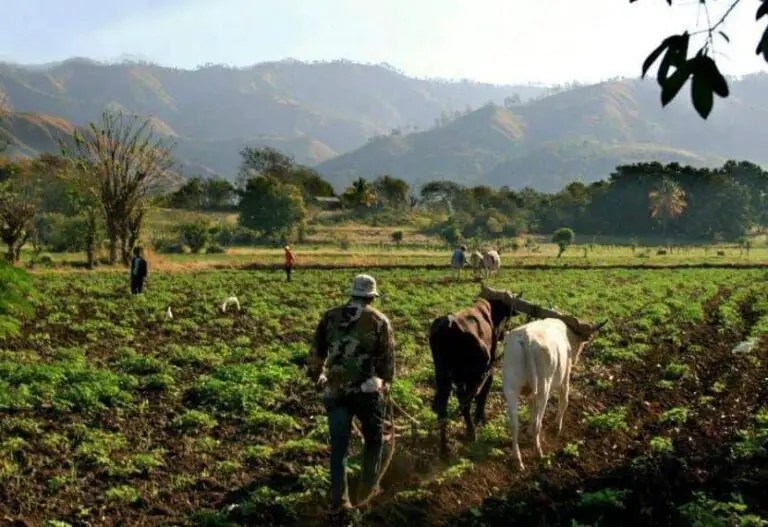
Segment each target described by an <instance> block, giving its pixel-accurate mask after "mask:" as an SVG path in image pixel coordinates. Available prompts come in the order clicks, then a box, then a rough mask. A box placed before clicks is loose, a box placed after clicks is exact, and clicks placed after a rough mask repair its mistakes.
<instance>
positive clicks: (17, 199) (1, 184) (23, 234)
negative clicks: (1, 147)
mask: <svg viewBox="0 0 768 527" xmlns="http://www.w3.org/2000/svg"><path fill="white" fill-rule="evenodd" d="M0 173H1V174H2V177H0V239H2V240H3V242H4V243H5V244H6V245H7V247H8V252H7V253H6V255H7V259H8V261H9V262H11V263H16V262H18V261H19V258H20V257H21V249H22V248H23V247H24V245H25V244H26V243H27V240H29V238H30V236H32V233H33V232H34V229H35V214H36V213H37V206H38V202H39V184H38V181H36V179H37V177H36V176H37V173H36V171H35V170H34V168H33V167H32V166H31V165H30V164H29V163H26V162H25V163H19V164H5V165H4V166H3V167H2V170H0Z"/></svg>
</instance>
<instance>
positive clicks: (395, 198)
mask: <svg viewBox="0 0 768 527" xmlns="http://www.w3.org/2000/svg"><path fill="white" fill-rule="evenodd" d="M373 190H374V192H375V193H376V198H377V201H378V203H379V204H380V205H383V206H387V207H391V208H393V209H404V208H406V207H407V206H408V193H409V191H410V186H409V185H408V183H406V182H405V181H403V180H402V179H399V178H396V177H392V176H389V175H384V176H379V177H377V178H376V180H375V181H374V182H373Z"/></svg>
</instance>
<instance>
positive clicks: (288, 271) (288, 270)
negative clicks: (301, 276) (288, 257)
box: [285, 264, 293, 282]
mask: <svg viewBox="0 0 768 527" xmlns="http://www.w3.org/2000/svg"><path fill="white" fill-rule="evenodd" d="M292 270H293V265H290V264H286V265H285V278H286V280H288V281H289V282H290V281H291V271H292Z"/></svg>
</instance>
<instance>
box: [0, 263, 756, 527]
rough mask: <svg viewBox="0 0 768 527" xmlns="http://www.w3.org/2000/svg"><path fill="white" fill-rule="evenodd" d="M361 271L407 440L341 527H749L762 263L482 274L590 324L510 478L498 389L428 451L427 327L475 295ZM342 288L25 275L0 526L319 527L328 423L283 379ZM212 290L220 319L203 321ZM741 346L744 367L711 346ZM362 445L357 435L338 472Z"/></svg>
mask: <svg viewBox="0 0 768 527" xmlns="http://www.w3.org/2000/svg"><path fill="white" fill-rule="evenodd" d="M446 258H447V257H446ZM369 272H370V273H371V274H373V275H374V276H375V277H376V279H377V280H378V282H379V287H380V289H381V291H382V294H383V297H382V298H381V299H380V301H379V302H378V304H377V306H378V307H379V308H380V309H381V310H382V311H383V312H384V313H386V314H387V315H388V316H389V317H390V320H391V321H392V324H393V327H394V330H395V337H396V340H397V373H396V377H397V380H396V382H395V383H394V385H393V387H392V397H393V399H394V401H395V402H396V403H397V404H398V406H400V407H402V409H404V410H405V411H406V412H407V413H408V414H409V415H410V416H412V417H413V418H415V419H416V420H417V421H418V422H419V424H418V426H413V427H412V426H410V425H409V423H410V421H409V420H408V419H407V418H406V417H405V416H404V415H403V414H402V413H401V412H400V411H399V410H398V411H396V412H395V416H396V419H397V422H398V423H399V424H401V425H403V430H402V432H401V435H400V436H399V437H398V438H397V443H396V445H395V448H394V455H393V460H392V463H391V465H390V466H389V468H388V471H387V472H386V474H385V476H384V479H383V481H382V487H383V489H384V492H383V493H382V494H381V495H380V496H378V497H377V498H375V500H374V502H373V503H372V505H371V506H370V507H369V508H367V509H365V510H361V511H357V512H356V513H355V516H354V517H353V521H354V522H357V523H358V524H360V525H374V526H379V525H380V526H384V525H387V526H399V525H409V526H415V525H468V526H469V525H474V526H479V525H511V524H520V525H543V524H549V525H619V524H623V525H627V524H628V523H627V521H628V520H627V519H628V518H631V521H629V523H632V524H638V525H639V524H643V525H738V524H742V525H761V524H762V523H761V521H763V520H768V500H766V499H765V497H766V490H765V489H766V488H768V468H767V467H768V338H766V335H768V272H766V270H765V269H656V270H639V269H541V270H535V269H511V268H506V269H502V271H501V273H500V274H499V275H498V276H496V277H494V278H492V279H491V280H490V281H489V285H491V286H493V287H500V288H506V289H509V290H510V291H513V292H516V291H524V298H526V299H528V300H530V301H533V302H537V303H541V304H543V305H545V306H554V307H556V308H558V309H560V310H563V311H567V312H571V313H573V314H575V315H577V316H578V317H580V318H584V319H589V320H598V319H603V318H608V319H609V324H608V325H607V326H606V327H605V329H604V331H603V332H602V333H601V334H600V335H599V337H598V338H597V339H596V340H595V341H594V342H593V343H592V345H591V347H590V348H588V349H587V350H586V351H585V352H584V354H583V355H582V360H581V361H580V363H579V365H578V366H577V367H576V370H575V372H574V375H573V378H572V382H571V387H572V388H571V403H570V406H569V408H568V411H567V413H566V417H565V425H564V430H563V434H562V436H561V437H559V438H558V437H555V435H554V432H553V428H554V427H552V426H551V425H552V422H553V420H554V414H555V412H554V409H553V407H554V404H555V401H554V400H553V399H554V398H553V399H551V400H550V408H549V411H548V412H547V414H546V416H545V427H544V428H545V429H544V434H543V437H542V442H543V446H544V451H545V454H546V457H545V458H544V459H542V460H536V459H535V458H534V456H533V453H532V449H531V448H530V441H527V440H526V439H525V435H523V442H522V444H521V448H522V451H523V457H524V459H525V462H526V471H525V472H522V473H521V472H519V471H518V470H517V469H516V468H515V464H514V461H513V456H512V454H511V442H510V440H509V432H508V423H507V417H506V411H505V403H504V400H503V396H502V394H501V392H500V384H501V378H500V377H501V375H500V373H497V375H496V376H495V379H494V391H493V392H492V394H491V396H490V398H489V417H490V422H489V423H488V425H486V426H485V427H484V428H482V429H481V430H480V431H479V434H478V436H479V437H478V441H477V442H475V443H468V442H466V441H465V440H464V438H463V434H464V427H463V423H461V421H460V419H457V420H455V421H454V422H453V423H452V425H451V427H450V438H451V444H450V446H451V459H450V461H449V462H447V463H444V462H442V461H440V460H439V459H438V456H437V438H436V430H435V426H436V421H435V416H434V415H433V413H432V411H431V410H430V401H431V397H432V364H431V358H430V353H429V348H428V346H427V343H426V330H427V327H428V325H429V324H430V322H431V321H432V319H433V318H434V317H436V316H438V315H441V314H445V313H448V312H452V311H456V310H458V309H461V308H464V307H467V306H469V305H471V304H472V302H473V300H474V298H475V296H476V294H477V293H478V292H479V285H478V284H477V283H474V282H472V281H471V280H469V279H465V280H462V281H459V282H456V281H453V280H451V279H449V278H448V276H447V275H448V273H447V271H446V270H441V269H418V270H413V269H379V270H376V269H371V270H369ZM354 274H355V269H338V270H315V269H298V270H297V271H296V272H295V274H294V280H293V281H292V282H291V283H286V282H285V281H284V275H283V274H282V273H281V272H280V271H269V270H255V271H245V270H207V271H198V272H151V274H150V279H149V282H148V285H147V287H146V289H145V294H144V295H142V296H139V297H136V298H133V297H131V296H130V295H129V294H128V292H127V283H126V280H125V278H126V277H125V276H123V275H122V274H120V275H118V274H116V273H98V272H97V273H90V274H86V273H67V272H56V273H53V272H39V273H36V274H35V275H34V283H35V286H36V288H37V298H36V299H35V303H36V315H35V317H34V319H32V320H29V321H27V322H26V323H25V325H24V326H23V328H22V334H21V335H19V336H17V337H13V338H8V339H5V340H0V416H1V419H0V518H3V517H5V518H6V519H8V518H13V519H24V520H26V521H27V522H29V524H30V525H45V524H47V525H51V526H59V527H61V526H64V525H71V526H78V525H132V526H135V525H212V526H213V525H318V524H324V522H325V520H324V515H325V512H326V509H327V503H328V497H327V492H328V487H329V484H328V460H329V451H328V441H327V431H328V428H327V421H326V419H325V416H324V412H323V408H322V405H321V402H320V397H319V394H317V393H316V391H315V390H314V388H313V386H312V385H311V383H310V382H309V380H308V379H306V378H305V375H304V365H305V361H306V356H307V352H308V347H309V343H310V340H311V338H312V334H313V332H314V328H315V325H316V323H317V321H318V319H319V317H320V315H321V313H322V312H323V310H325V309H327V308H329V307H331V306H333V305H335V304H337V303H341V302H344V301H345V300H346V292H347V290H348V287H349V284H350V282H351V279H352V277H353V276H354ZM230 295H235V296H237V297H238V299H239V301H240V303H241V306H242V309H241V310H240V311H235V310H233V309H231V308H230V309H228V310H227V312H226V313H223V312H222V311H221V302H222V301H223V299H224V298H226V297H228V296H230ZM169 306H170V307H171V309H172V313H173V316H172V318H168V317H167V315H166V312H167V309H168V307H169ZM523 322H525V319H524V318H523V317H522V316H517V317H515V318H513V320H512V321H511V323H510V328H511V327H512V326H513V325H516V324H520V323H523ZM749 339H756V340H757V345H756V346H754V347H753V349H752V351H750V352H747V353H733V352H732V350H733V348H734V347H735V346H736V345H737V344H739V343H740V342H742V341H745V340H749ZM451 404H452V408H455V405H456V401H455V398H454V399H452V403H451ZM522 414H523V418H524V419H527V412H526V411H525V408H524V409H523V411H522ZM523 429H525V427H523ZM360 451H361V444H360V440H359V439H357V440H355V441H354V442H353V444H352V446H351V449H350V454H351V457H350V468H351V470H352V472H353V473H354V472H356V471H357V470H358V469H359V459H358V457H357V454H358V453H359V452H360ZM353 476H354V474H353ZM352 481H353V482H354V477H353V478H352ZM353 490H354V484H353ZM352 495H353V496H354V492H353V493H352ZM761 518H762V520H761Z"/></svg>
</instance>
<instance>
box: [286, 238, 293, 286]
mask: <svg viewBox="0 0 768 527" xmlns="http://www.w3.org/2000/svg"><path fill="white" fill-rule="evenodd" d="M292 270H293V253H292V252H291V246H290V245H286V246H285V276H286V279H287V281H288V282H290V281H291V271H292Z"/></svg>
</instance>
